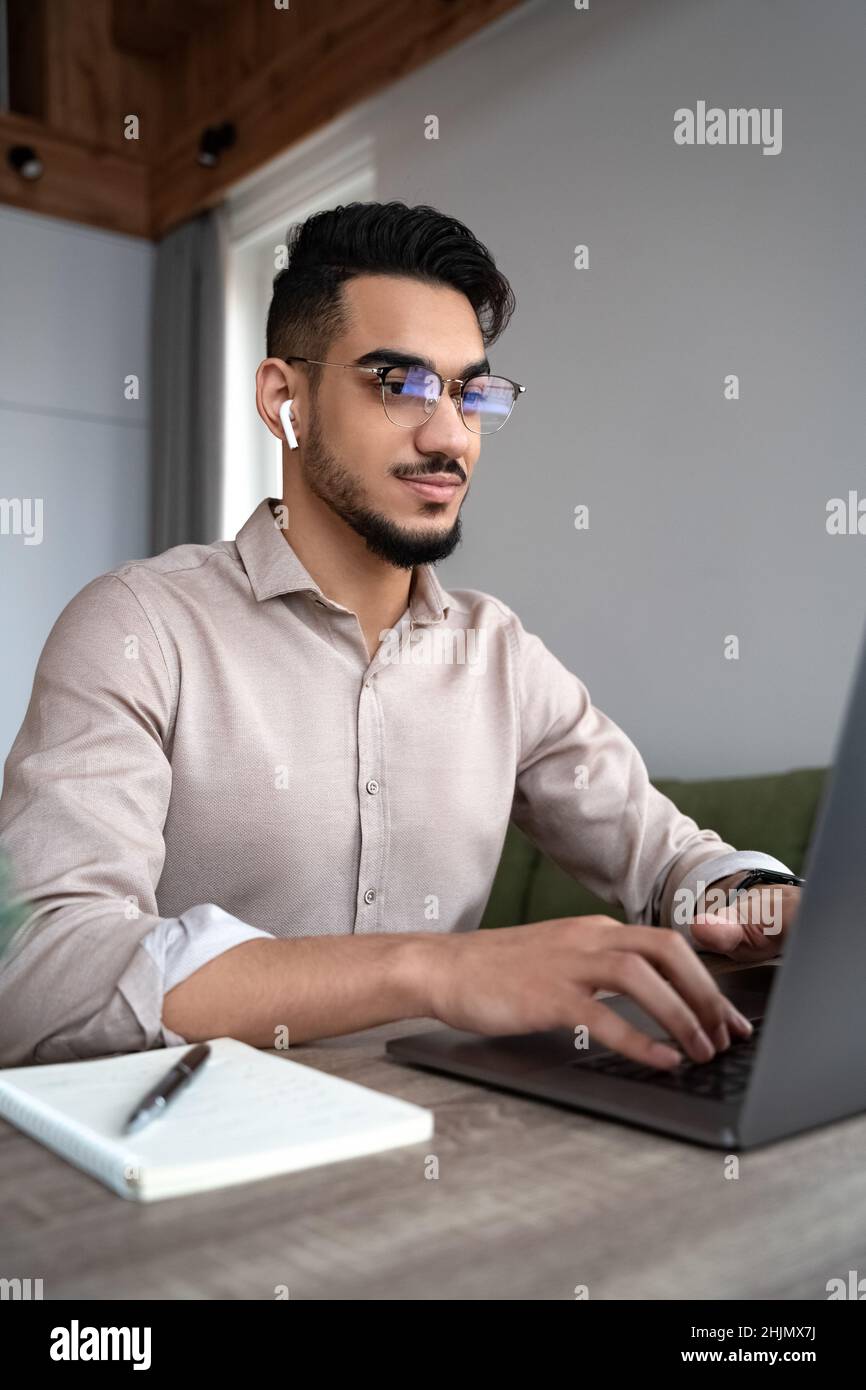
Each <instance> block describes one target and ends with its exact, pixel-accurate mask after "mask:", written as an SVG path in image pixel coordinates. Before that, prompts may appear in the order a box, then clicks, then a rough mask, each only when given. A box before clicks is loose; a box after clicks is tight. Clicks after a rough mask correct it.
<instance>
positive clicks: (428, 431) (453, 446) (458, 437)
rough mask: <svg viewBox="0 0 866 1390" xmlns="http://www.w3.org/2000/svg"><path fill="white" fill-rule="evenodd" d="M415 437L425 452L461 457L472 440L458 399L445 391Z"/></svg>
mask: <svg viewBox="0 0 866 1390" xmlns="http://www.w3.org/2000/svg"><path fill="white" fill-rule="evenodd" d="M416 439H417V442H418V447H419V449H421V450H422V451H423V452H425V453H431V454H432V453H438V454H447V455H448V456H449V457H451V458H455V459H459V458H461V457H462V456H463V454H465V453H466V451H467V449H468V448H469V446H470V444H471V442H472V432H471V430H468V429H467V428H466V426H465V424H464V423H463V416H462V415H461V414H460V402H459V400H458V399H457V398H456V397H453V396H450V395H449V394H448V392H445V393H444V394H443V396H442V397H441V398H440V401H439V404H438V405H437V407H436V409H435V410H434V411H433V414H432V415H431V416H430V418H429V420H425V422H424V424H423V425H421V426H420V428H419V430H418V433H417V435H416ZM464 472H465V469H464Z"/></svg>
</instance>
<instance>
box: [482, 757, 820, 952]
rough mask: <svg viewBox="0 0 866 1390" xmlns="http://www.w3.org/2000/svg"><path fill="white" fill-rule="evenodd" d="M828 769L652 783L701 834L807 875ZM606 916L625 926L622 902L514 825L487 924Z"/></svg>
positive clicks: (484, 922)
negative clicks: (583, 880) (584, 880)
mask: <svg viewBox="0 0 866 1390" xmlns="http://www.w3.org/2000/svg"><path fill="white" fill-rule="evenodd" d="M828 772H829V769H828V768H821V767H814V768H813V767H807V768H797V769H795V770H794V771H792V772H780V773H768V774H765V775H763V776H759V777H726V778H719V779H716V780H712V781H694V782H693V781H681V780H675V779H670V778H669V779H666V780H664V781H658V782H654V783H653V785H654V786H655V787H657V788H658V790H659V791H660V792H663V793H664V795H665V796H669V797H670V799H671V801H673V802H674V804H675V805H676V806H677V807H678V808H679V809H680V810H681V811H682V812H684V814H685V815H687V816H691V817H692V819H693V820H695V821H697V823H698V825H699V826H700V828H701V829H702V830H715V831H717V832H718V834H719V835H721V837H722V839H723V840H725V841H727V843H728V844H731V845H734V846H735V847H736V848H737V849H756V850H763V851H764V852H765V853H766V854H773V855H775V856H776V858H777V859H781V860H782V862H783V863H784V864H788V865H789V866H790V867H791V869H792V870H793V871H794V873H802V871H803V865H804V862H805V857H806V849H807V846H808V844H809V838H810V836H811V833H812V826H813V823H814V820H815V815H816V812H817V810H818V806H819V804H820V798H821V793H822V790H823V787H824V782H825V779H826V777H827V775H828ZM594 912H603V913H606V914H607V916H608V917H614V918H616V919H617V920H618V921H620V922H621V921H623V918H624V915H623V912H622V909H621V908H620V907H619V905H618V904H611V903H606V902H604V901H602V899H601V898H597V897H596V896H595V894H593V893H590V892H589V890H588V889H586V888H584V887H583V885H582V884H580V883H577V882H575V880H574V879H572V878H570V877H569V875H568V874H567V873H565V872H564V870H562V869H561V868H560V867H559V866H558V865H557V864H554V863H553V861H552V860H551V859H549V858H548V857H547V855H546V854H544V853H543V852H542V851H541V850H540V849H537V848H536V847H535V846H534V845H533V844H532V843H531V842H530V841H529V840H528V839H527V838H526V836H525V835H524V834H523V833H522V831H520V830H518V828H517V826H516V825H514V823H513V822H512V823H511V824H510V825H509V827H508V833H507V834H506V837H505V844H504V846H503V850H502V857H501V859H500V861H499V868H498V869H497V872H496V878H495V880H494V883H493V888H492V889H491V892H490V897H489V899H488V901H487V906H486V908H485V910H484V916H483V918H482V920H481V926H482V927H513V926H519V925H520V924H521V923H522V922H544V921H547V920H548V919H549V918H553V917H583V916H587V915H588V914H590V913H594Z"/></svg>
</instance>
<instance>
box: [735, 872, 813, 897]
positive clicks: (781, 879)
mask: <svg viewBox="0 0 866 1390" xmlns="http://www.w3.org/2000/svg"><path fill="white" fill-rule="evenodd" d="M805 882H806V880H805V879H804V878H800V877H799V875H798V874H783V873H780V872H779V871H778V870H777V869H752V871H751V872H750V873H747V874H746V877H745V878H744V879H743V881H742V883H738V884H737V888H736V891H737V892H738V893H739V891H740V889H741V888H752V887H754V885H755V884H756V883H793V884H795V885H796V886H797V887H799V885H800V884H801V883H805Z"/></svg>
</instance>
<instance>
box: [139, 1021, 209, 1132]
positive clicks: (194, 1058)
mask: <svg viewBox="0 0 866 1390" xmlns="http://www.w3.org/2000/svg"><path fill="white" fill-rule="evenodd" d="M209 1056H210V1047H209V1046H208V1044H207V1043H196V1045H195V1047H191V1048H190V1050H189V1052H185V1053H184V1054H183V1056H182V1057H181V1058H180V1060H179V1061H178V1062H176V1063H175V1065H174V1066H173V1067H172V1069H171V1071H170V1072H168V1073H167V1074H166V1075H165V1076H164V1077H163V1078H162V1080H161V1081H158V1082H157V1083H156V1085H155V1086H154V1087H153V1090H151V1091H148V1093H147V1095H146V1096H145V1097H144V1100H142V1101H139V1103H138V1105H137V1106H136V1107H135V1109H134V1110H133V1112H132V1114H131V1115H130V1117H129V1119H128V1120H127V1122H126V1125H125V1126H124V1130H123V1133H124V1134H132V1133H133V1132H134V1131H135V1130H138V1129H142V1128H143V1127H144V1126H145V1125H146V1124H148V1123H149V1122H150V1121H151V1120H153V1119H155V1118H156V1116H157V1115H161V1114H162V1112H163V1111H164V1110H165V1107H166V1106H167V1105H168V1104H169V1102H170V1101H172V1100H173V1099H174V1097H175V1096H176V1095H177V1094H178V1092H179V1091H181V1090H183V1088H184V1086H186V1085H188V1084H189V1082H190V1081H191V1080H192V1078H193V1077H194V1076H195V1075H197V1073H198V1070H199V1068H200V1067H201V1066H202V1064H203V1063H204V1062H206V1061H207V1059H208V1057H209Z"/></svg>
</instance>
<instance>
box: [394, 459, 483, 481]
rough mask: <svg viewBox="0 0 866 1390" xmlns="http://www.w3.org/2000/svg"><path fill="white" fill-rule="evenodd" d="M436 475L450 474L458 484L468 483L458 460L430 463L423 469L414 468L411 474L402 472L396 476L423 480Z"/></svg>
mask: <svg viewBox="0 0 866 1390" xmlns="http://www.w3.org/2000/svg"><path fill="white" fill-rule="evenodd" d="M436 473H450V474H451V475H452V476H453V477H454V479H455V481H456V482H458V483H465V481H466V474H465V473H464V471H463V469H462V468H461V467H460V464H459V463H457V461H456V459H449V460H448V462H447V463H428V464H425V465H424V466H423V467H422V468H414V469H413V470H412V471H411V472H406V471H405V470H401V471H400V472H399V473H397V474H396V477H398V478H422V479H423V478H427V477H430V476H431V475H432V474H436Z"/></svg>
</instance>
